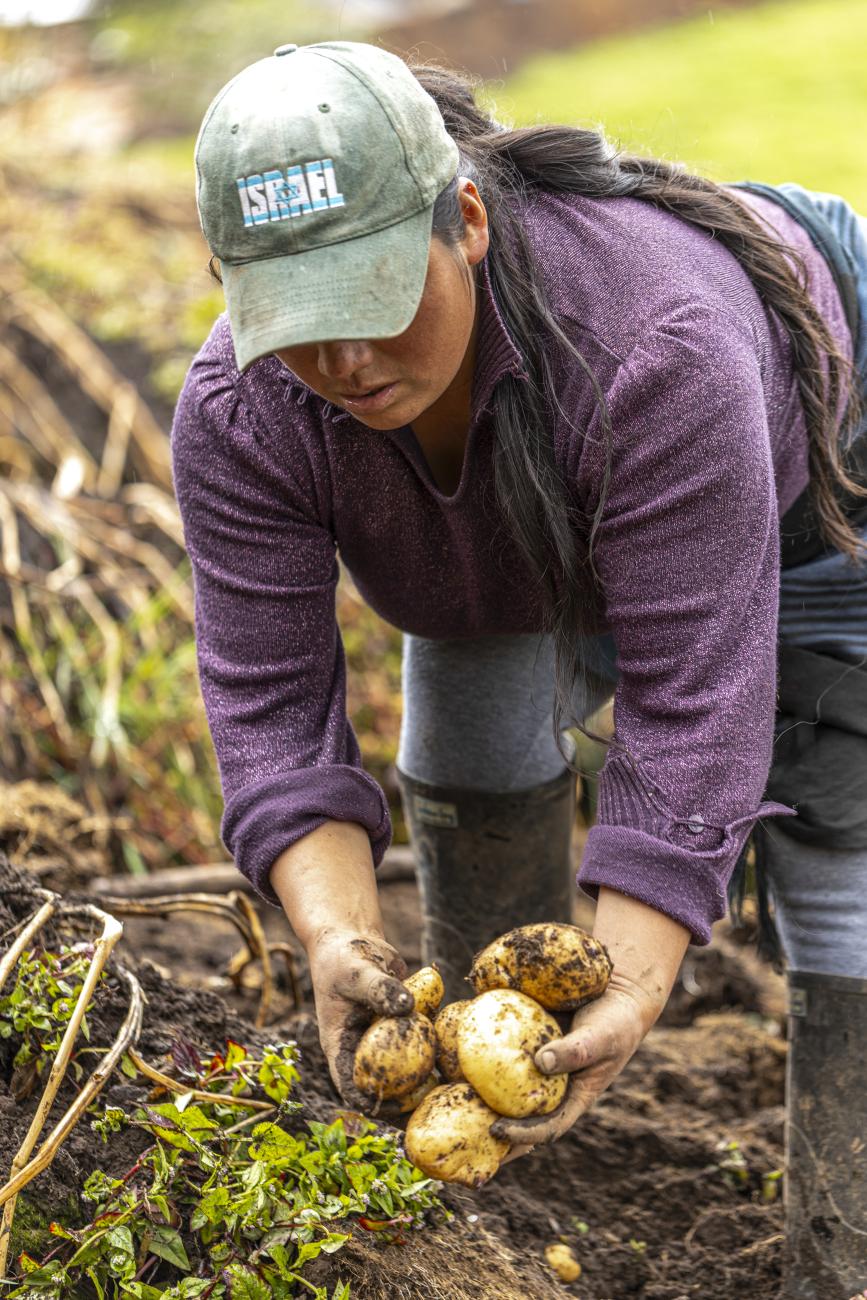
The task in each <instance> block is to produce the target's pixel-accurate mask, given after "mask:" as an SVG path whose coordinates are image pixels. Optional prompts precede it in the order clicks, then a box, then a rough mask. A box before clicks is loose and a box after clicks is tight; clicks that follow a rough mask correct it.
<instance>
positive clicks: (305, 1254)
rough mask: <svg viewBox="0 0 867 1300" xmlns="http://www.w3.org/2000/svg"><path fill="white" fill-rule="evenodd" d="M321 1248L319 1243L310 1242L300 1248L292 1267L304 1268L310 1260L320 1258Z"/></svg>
mask: <svg viewBox="0 0 867 1300" xmlns="http://www.w3.org/2000/svg"><path fill="white" fill-rule="evenodd" d="M320 1250H321V1247H320V1245H319V1242H318V1241H308V1242H307V1243H306V1244H305V1245H303V1246H299V1248H298V1254H297V1256H296V1257H295V1259H294V1260H293V1261H292V1267H293V1268H295V1269H299V1268H303V1266H304V1265H305V1264H306V1263H307V1261H308V1260H310V1259H317V1258H318V1257H319V1253H320Z"/></svg>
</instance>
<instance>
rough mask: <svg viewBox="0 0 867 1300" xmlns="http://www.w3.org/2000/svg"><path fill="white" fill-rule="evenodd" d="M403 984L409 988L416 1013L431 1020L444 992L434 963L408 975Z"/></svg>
mask: <svg viewBox="0 0 867 1300" xmlns="http://www.w3.org/2000/svg"><path fill="white" fill-rule="evenodd" d="M403 986H404V988H407V989H409V991H410V993H411V994H412V996H413V997H414V998H415V1009H416V1011H417V1012H418V1014H419V1015H420V1016H427V1017H428V1019H429V1020H433V1018H434V1016H435V1015H436V1012H437V1007H438V1006H439V1004H440V1003H441V1002H442V1000H443V994H444V993H445V989H444V988H443V981H442V976H441V975H440V973H439V970H438V969H437V966H436V964H434V965H433V966H423V967H422V969H421V970H417V971H416V973H415V974H414V975H410V977H409V979H405V980H404V981H403Z"/></svg>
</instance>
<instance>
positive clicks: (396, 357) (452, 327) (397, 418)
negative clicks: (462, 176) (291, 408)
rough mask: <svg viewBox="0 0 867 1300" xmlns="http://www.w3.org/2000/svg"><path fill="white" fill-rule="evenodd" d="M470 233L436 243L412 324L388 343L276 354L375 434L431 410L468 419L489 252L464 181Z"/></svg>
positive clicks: (348, 342)
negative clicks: (480, 289) (479, 300)
mask: <svg viewBox="0 0 867 1300" xmlns="http://www.w3.org/2000/svg"><path fill="white" fill-rule="evenodd" d="M459 193H460V201H461V209H462V211H463V214H464V223H465V235H464V238H463V239H462V241H461V242H460V243H459V244H458V245H456V246H454V247H451V248H449V247H446V245H445V244H443V243H442V242H441V241H440V240H439V239H437V238H433V239H432V240H431V243H430V253H429V256H428V268H427V278H426V280H425V286H424V291H423V292H422V297H421V301H420V303H419V306H418V310H417V311H416V314H415V316H414V317H413V319H412V322H411V323H410V325H409V326H408V328H407V329H405V330H404V331H403V333H402V334H397V335H395V336H394V337H393V338H387V339H333V340H325V341H323V342H321V343H301V344H298V345H297V346H296V347H290V348H280V349H279V350H278V351H277V352H276V353H275V356H278V357H279V358H280V360H281V361H282V362H283V363H284V364H285V365H287V366H288V367H289V369H290V370H291V371H293V373H294V374H296V375H297V376H298V378H299V379H300V380H302V381H303V382H304V383H305V384H307V386H308V387H309V388H312V389H313V391H314V392H316V393H318V394H319V396H320V397H324V398H325V400H326V401H328V402H333V403H334V405H335V406H340V407H343V408H344V409H345V410H347V411H350V412H351V413H352V415H354V416H355V418H356V419H357V420H360V421H361V423H362V424H366V425H368V426H369V427H370V428H371V429H398V428H400V427H401V426H402V425H405V424H412V423H413V422H414V421H415V420H418V419H419V418H420V417H421V416H422V415H424V414H425V413H426V412H430V411H431V410H432V408H438V409H439V410H441V411H442V412H443V414H449V415H459V414H460V412H461V411H462V410H463V408H464V407H465V408H466V414H467V416H468V414H469V398H470V392H471V388H472V372H473V361H474V343H475V318H476V293H475V283H474V279H473V276H472V274H471V271H470V268H471V267H473V266H475V265H476V264H477V263H478V262H480V261H481V260H482V258H483V257H484V256H485V254H486V253H487V251H488V226H487V214H486V212H485V208H484V205H483V204H482V201H481V199H480V198H479V195H478V191H477V190H476V187H475V185H474V184H473V183H472V181H469V180H461V182H460V190H459Z"/></svg>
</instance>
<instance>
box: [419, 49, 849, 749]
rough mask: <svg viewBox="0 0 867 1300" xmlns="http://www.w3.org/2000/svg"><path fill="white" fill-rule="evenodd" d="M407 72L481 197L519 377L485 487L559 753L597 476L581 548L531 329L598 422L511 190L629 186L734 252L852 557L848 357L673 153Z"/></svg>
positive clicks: (720, 197)
mask: <svg viewBox="0 0 867 1300" xmlns="http://www.w3.org/2000/svg"><path fill="white" fill-rule="evenodd" d="M412 71H413V72H414V74H415V76H416V77H417V79H418V80H419V82H420V83H421V84H422V86H423V87H424V89H425V90H426V91H427V92H428V93H429V94H430V95H431V96H432V97H433V99H434V100H435V101H436V103H437V105H438V106H439V109H440V112H441V113H442V115H443V119H444V121H445V124H446V129H447V130H448V132H449V134H450V135H451V136H452V138H453V139H454V140H455V142H456V144H457V145H458V148H459V151H460V164H459V172H458V174H459V175H461V176H467V177H469V178H470V179H472V180H473V181H474V182H475V183H476V186H477V188H478V190H479V192H480V194H481V196H482V199H483V201H484V203H485V206H486V208H487V211H488V219H489V223H490V230H491V246H490V251H489V254H488V267H489V271H490V276H491V285H492V289H493V292H494V296H495V298H496V300H497V304H498V306H499V308H500V311H501V312H502V314H503V316H504V318H505V321H506V324H507V326H508V328H509V332H510V334H511V336H512V338H513V340H514V342H515V343H516V345H517V347H518V349H519V351H520V352H521V354H522V356H523V358H524V363H525V367H526V370H527V372H528V374H529V377H530V382H529V383H520V382H517V381H515V380H514V379H513V378H512V377H511V376H508V375H507V376H505V377H504V379H503V381H502V382H501V383H500V384H498V385H497V389H496V392H495V396H494V421H495V431H496V451H495V462H494V463H495V487H496V496H497V501H498V504H499V505H500V507H501V509H502V510H503V511H504V513H505V515H506V517H507V519H508V521H509V523H510V526H511V528H512V531H513V533H514V536H515V538H516V540H517V542H518V544H519V546H520V548H521V551H522V552H523V554H524V556H525V558H526V559H527V561H528V563H529V564H530V567H531V569H532V571H533V572H534V573H535V575H536V576H537V578H538V581H539V583H540V584H541V589H542V591H543V593H544V597H545V605H546V610H547V627H546V630H547V631H548V632H549V633H550V634H551V636H552V638H553V642H554V650H555V665H556V667H555V686H556V694H555V709H554V730H555V737H556V739H557V743H558V745H559V746H560V747H561V752H563V748H562V741H561V727H562V725H563V722H564V719H568V720H569V721H571V722H577V723H578V724H579V725H580V721H581V720H580V719H575V718H572V717H571V701H572V698H573V691H574V687H575V683H576V680H577V679H578V678H579V677H582V676H583V677H584V678H585V679H586V678H587V676H588V675H589V673H590V670H589V667H588V664H587V661H586V654H585V651H582V645H584V646H585V647H586V644H587V643H586V639H585V635H586V634H585V631H584V629H586V627H587V625H588V583H587V575H588V570H589V571H590V573H591V574H592V573H593V539H594V535H595V532H596V529H597V527H598V525H599V521H600V518H601V513H602V510H603V507H604V503H605V486H606V484H605V483H604V484H603V492H602V494H601V498H600V501H599V504H598V506H597V508H596V512H595V515H594V517H593V519H592V520H590V521H588V524H589V527H588V533H589V543H588V546H587V549H586V551H585V552H582V553H579V550H578V545H577V543H576V530H575V529H574V527H573V517H574V507H570V503H569V496H568V493H567V489H566V485H565V484H564V482H563V480H562V478H561V475H560V473H559V471H558V468H557V465H556V463H555V459H554V449H553V445H552V439H551V434H550V428H551V423H550V411H551V409H552V404H553V405H555V406H556V394H555V392H554V382H553V370H552V358H551V355H550V352H549V349H548V348H547V347H544V348H542V347H539V346H538V343H537V340H538V339H539V338H540V337H542V338H546V339H552V340H553V341H554V344H555V347H559V348H561V349H562V350H563V351H564V352H565V353H566V354H567V355H568V356H569V357H570V358H571V360H572V361H573V362H574V363H575V364H577V365H579V366H580V367H581V368H582V369H583V370H584V372H585V374H586V376H587V379H588V382H589V383H590V384H591V385H592V388H593V392H594V395H595V397H596V401H597V402H598V403H599V406H600V415H601V421H602V429H603V433H604V436H605V437H606V438H607V439H608V444H609V447H610V445H611V427H610V420H609V416H608V412H607V410H606V406H605V398H604V394H603V393H602V391H601V389H600V386H599V384H598V382H597V380H596V378H595V376H594V375H593V373H592V371H591V369H590V367H589V365H588V364H587V362H586V361H585V360H584V358H583V357H582V356H581V353H580V352H579V351H578V349H577V348H576V347H575V345H574V344H573V343H572V342H571V340H570V339H569V338H568V337H567V335H566V333H565V332H564V330H563V329H562V328H561V326H560V324H559V322H558V321H557V319H556V316H555V315H554V314H553V312H552V310H551V308H550V306H549V304H548V302H547V301H546V295H545V292H544V287H543V282H542V277H541V275H539V274H538V273H537V272H536V271H535V269H534V265H533V254H532V252H531V249H530V246H529V242H528V240H527V237H526V234H525V231H524V229H523V225H522V221H521V216H520V205H519V204H516V203H515V202H514V199H515V198H516V196H522V195H526V194H527V192H528V191H531V190H533V189H539V190H547V191H554V192H560V193H570V194H582V195H585V196H586V197H588V198H615V197H618V196H621V195H630V196H632V197H634V198H639V199H645V200H647V202H648V203H654V204H656V206H657V207H659V208H662V209H664V210H665V211H667V212H672V213H675V214H676V215H677V216H679V217H681V218H683V219H684V220H685V221H689V222H690V223H691V224H692V225H694V226H697V227H698V228H699V229H701V230H706V231H708V232H709V233H710V234H711V235H712V236H713V237H714V238H715V239H717V240H719V241H720V242H721V243H722V244H724V245H725V247H726V248H728V249H729V250H730V251H731V252H732V253H733V254H734V256H735V257H736V258H737V259H738V261H739V262H740V263H741V265H742V266H743V268H744V270H745V271H746V272H747V274H748V275H749V277H750V279H751V281H752V283H753V285H754V286H755V288H756V290H757V292H758V293H759V295H760V297H761V299H762V301H763V302H764V304H765V305H766V306H767V307H769V308H771V309H773V311H774V312H775V313H776V315H777V316H778V317H779V319H780V321H781V322H782V324H783V325H784V326H785V328H786V331H787V333H788V335H789V338H790V340H791V345H792V352H793V360H794V365H795V368H796V373H797V379H798V385H799V388H800V395H801V401H802V404H803V408H804V414H805V418H806V425H807V432H808V436H809V466H810V494H811V500H812V504H813V509H814V510H815V513H816V518H817V520H818V523H819V526H820V530H821V533H822V535H823V537H824V538H825V540H826V541H827V542H828V543H829V544H830V545H831V546H833V547H836V548H837V549H838V550H840V551H843V552H844V553H845V554H847V555H849V556H851V557H853V558H854V557H855V556H856V555H858V554H859V553H860V550H861V549H862V543H861V541H860V539H859V537H858V534H857V533H856V532H855V531H854V529H853V528H852V527H851V525H850V524H849V522H848V521H847V519H846V516H845V515H844V513H843V511H842V509H841V507H840V504H839V501H838V498H837V492H838V491H839V490H840V489H847V490H848V491H850V492H854V493H856V494H857V495H867V489H864V488H861V487H860V486H859V485H858V484H856V483H855V482H853V480H852V479H851V478H850V477H849V475H848V474H847V472H846V469H845V466H844V465H843V463H842V460H841V455H840V450H839V448H840V445H841V441H843V440H842V439H841V435H840V429H839V420H838V414H837V412H838V410H839V402H840V399H841V397H842V396H844V395H845V398H846V402H847V413H846V417H845V427H846V428H854V427H855V423H856V421H857V420H858V418H859V416H860V403H859V399H858V393H857V388H856V386H855V383H854V378H853V371H852V366H851V364H850V363H849V361H848V359H847V358H846V357H844V356H843V355H842V353H840V351H839V350H838V348H837V346H836V344H835V342H834V339H833V337H832V336H831V334H830V331H829V330H828V327H827V325H826V324H825V322H824V320H823V319H822V317H821V316H820V315H819V313H818V312H817V310H816V308H815V306H814V305H813V303H812V301H811V299H810V297H809V295H808V293H807V291H806V288H805V287H804V286H805V285H806V269H805V267H804V263H803V258H802V257H801V256H800V255H799V253H798V252H797V250H795V249H792V248H789V247H787V246H786V245H784V244H781V243H779V242H778V241H777V240H776V239H775V238H774V237H773V236H771V235H769V234H768V233H766V231H765V230H764V229H763V228H762V226H761V224H760V223H759V221H758V220H756V219H755V218H754V217H753V215H752V214H751V213H750V212H749V210H748V209H747V208H746V206H745V205H744V204H743V203H742V202H741V201H740V200H739V199H737V198H736V197H734V195H733V194H731V193H730V192H727V191H726V190H725V189H723V188H722V187H721V186H719V185H717V184H715V183H714V182H713V181H710V180H705V179H704V178H703V177H700V176H694V175H692V174H690V173H689V172H687V171H685V170H684V169H683V167H681V166H680V165H677V164H673V163H669V162H664V161H662V160H659V159H655V158H641V157H637V156H634V155H632V154H625V153H619V152H617V150H615V149H614V148H613V147H612V145H611V144H610V143H609V142H608V141H607V140H606V138H605V136H604V135H603V134H601V133H600V132H598V131H591V130H582V129H578V128H575V127H566V126H535V127H524V128H521V129H518V130H509V129H507V128H504V127H503V126H501V125H500V124H499V123H498V122H496V121H494V120H493V119H492V118H490V117H488V116H486V114H485V113H484V112H483V111H482V110H481V109H480V108H479V106H478V105H477V104H476V102H475V97H474V89H473V83H472V82H471V81H470V80H469V79H467V78H464V77H462V76H461V75H460V74H458V73H455V72H454V71H452V70H450V69H446V68H441V67H437V66H434V65H427V64H425V65H417V66H414V67H413V68H412ZM510 200H511V201H510ZM433 230H434V235H435V236H436V237H438V238H439V239H441V240H442V241H443V242H444V243H445V244H446V245H447V246H454V245H455V244H456V243H457V242H458V241H459V240H460V239H461V238H462V237H463V234H464V224H463V217H462V215H461V209H460V202H459V196H458V182H457V179H456V180H455V181H453V182H452V183H451V185H449V186H448V187H447V188H446V189H445V190H444V191H443V192H442V194H441V195H440V196H439V198H438V200H437V203H436V206H435V208H434V217H433ZM784 254H785V255H788V256H789V257H791V258H792V259H793V261H794V263H795V267H796V268H797V270H793V269H792V268H791V267H790V265H789V263H788V262H787V261H786V256H784ZM823 362H824V364H825V367H826V372H825V371H823ZM564 757H565V754H564Z"/></svg>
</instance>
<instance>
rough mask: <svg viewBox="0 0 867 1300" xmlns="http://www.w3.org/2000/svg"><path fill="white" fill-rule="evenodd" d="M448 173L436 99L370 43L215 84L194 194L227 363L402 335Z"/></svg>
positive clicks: (451, 152) (452, 155)
mask: <svg viewBox="0 0 867 1300" xmlns="http://www.w3.org/2000/svg"><path fill="white" fill-rule="evenodd" d="M457 167H458V149H457V145H456V144H455V143H454V141H453V140H452V139H451V137H450V136H449V135H448V133H447V131H446V129H445V125H444V123H443V119H442V115H441V114H440V111H439V109H438V108H437V106H436V104H435V102H434V100H433V99H432V98H431V96H430V95H428V93H427V92H426V91H425V90H423V89H422V87H421V85H420V84H419V82H418V81H417V80H416V78H415V77H414V76H413V75H412V73H411V72H410V70H409V68H408V67H407V66H406V64H405V63H403V61H402V60H401V59H399V58H398V57H397V56H396V55H394V54H389V53H388V52H387V51H386V50H382V49H379V48H377V47H376V46H374V45H365V44H361V43H359V42H354V41H323V42H321V43H320V44H316V45H303V46H300V47H299V46H296V45H282V46H280V47H279V48H278V49H277V50H275V51H274V54H273V55H272V56H271V57H270V58H267V59H261V60H259V62H257V63H253V64H251V65H250V67H248V68H245V69H244V70H243V72H240V73H239V74H238V75H237V76H236V77H234V78H233V80H232V81H230V82H229V83H228V85H226V86H224V87H223V89H222V90H221V91H220V93H219V94H218V95H217V97H216V99H215V100H214V101H213V103H212V104H211V106H210V108H209V109H208V111H207V113H206V114H205V118H204V121H203V123H202V126H201V129H200V131H199V137H198V140H197V142H196V200H197V203H198V208H199V219H200V221H201V224H202V231H203V233H204V235H205V238H206V240H207V241H208V244H209V246H210V248H211V251H212V252H213V253H214V254H215V255H216V256H217V257H218V258H219V259H220V264H221V272H222V278H223V288H224V291H225V295H226V305H227V307H228V310H229V319H230V321H231V325H232V335H233V338H234V342H235V355H236V358H237V362H238V367H239V369H241V370H244V369H246V368H247V366H249V365H251V364H252V363H253V362H254V361H255V360H257V359H258V358H259V357H262V356H265V355H266V354H267V353H269V352H273V351H274V350H275V349H276V348H282V347H291V346H293V345H294V344H298V343H310V342H317V341H320V340H326V339H353V338H388V337H391V336H393V335H395V334H400V333H401V332H402V331H403V330H405V329H406V328H407V326H408V325H409V324H410V322H411V321H412V318H413V316H414V315H415V312H416V310H417V308H418V304H419V301H420V299H421V295H422V290H423V288H424V282H425V276H426V273H427V262H428V250H429V247H430V237H431V226H432V219H433V205H434V202H435V200H436V197H437V195H438V194H439V193H440V192H441V191H442V190H443V189H444V188H445V187H446V185H447V184H448V183H449V181H450V180H452V178H453V177H454V176H455V174H456V172H457Z"/></svg>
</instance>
